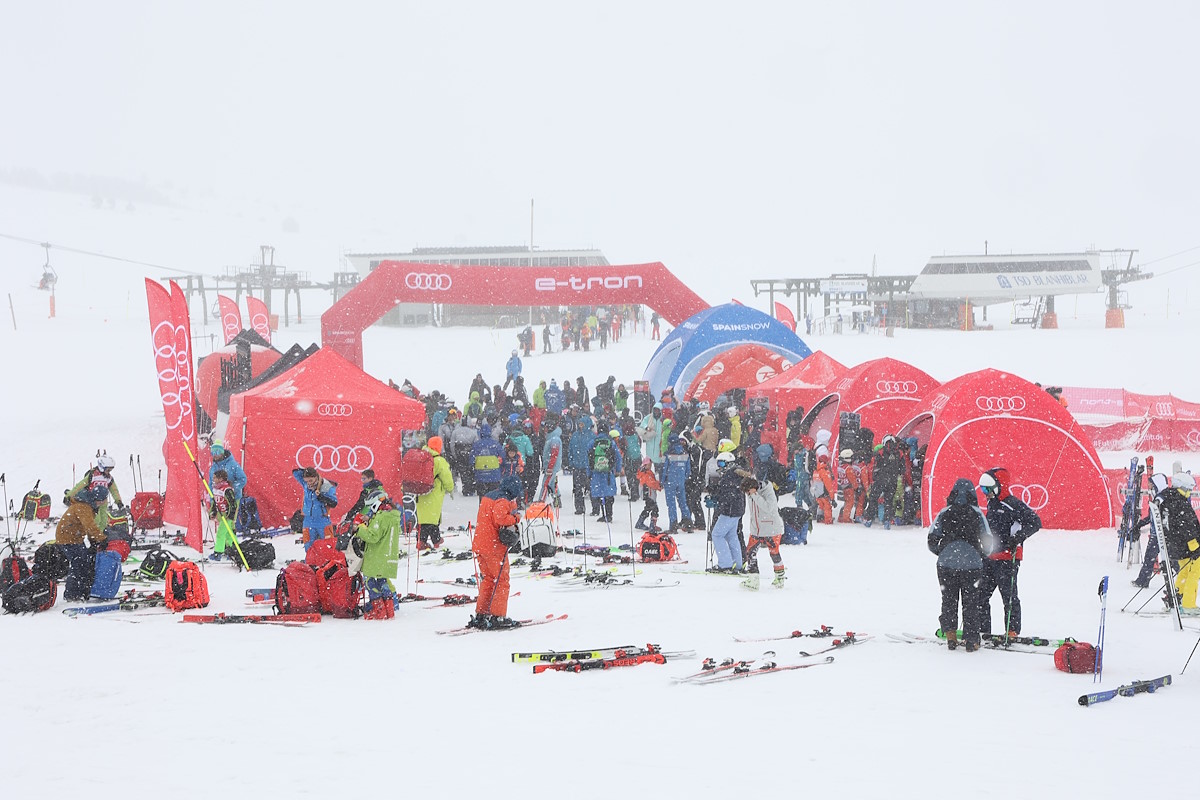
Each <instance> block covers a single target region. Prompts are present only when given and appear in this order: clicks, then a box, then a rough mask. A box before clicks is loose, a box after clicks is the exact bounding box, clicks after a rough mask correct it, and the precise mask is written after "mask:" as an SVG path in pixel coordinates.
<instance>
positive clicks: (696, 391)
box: [684, 344, 792, 403]
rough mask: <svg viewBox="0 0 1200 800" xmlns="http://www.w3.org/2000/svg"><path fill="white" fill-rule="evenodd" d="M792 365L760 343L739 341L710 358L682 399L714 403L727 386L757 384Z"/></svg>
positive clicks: (738, 387) (742, 386) (729, 387)
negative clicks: (740, 342)
mask: <svg viewBox="0 0 1200 800" xmlns="http://www.w3.org/2000/svg"><path fill="white" fill-rule="evenodd" d="M791 366H792V362H791V361H789V360H788V359H787V357H786V356H782V355H780V354H779V353H776V352H774V351H773V350H768V349H767V348H765V347H763V346H762V345H761V344H739V345H737V346H735V347H731V348H730V349H728V350H726V351H725V352H723V353H719V354H717V355H716V356H714V357H713V359H712V360H711V361H709V362H708V363H707V364H705V365H704V367H703V368H701V370H700V372H699V374H697V375H696V378H695V379H694V380H693V381H692V384H691V386H689V387H688V390H687V393H686V394H685V395H684V397H685V399H692V400H703V401H705V402H707V403H715V402H716V400H717V398H718V397H720V396H721V395H722V394H724V393H725V392H727V391H729V390H730V389H745V388H747V387H751V386H757V385H758V384H760V383H762V382H763V381H767V380H770V379H771V378H774V377H775V376H776V375H777V374H779V373H780V372H783V371H784V370H786V369H788V368H789V367H791Z"/></svg>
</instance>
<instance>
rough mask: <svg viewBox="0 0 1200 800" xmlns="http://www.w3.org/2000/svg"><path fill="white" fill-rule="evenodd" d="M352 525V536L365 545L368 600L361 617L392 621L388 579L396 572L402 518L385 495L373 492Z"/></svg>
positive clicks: (392, 600) (393, 599)
mask: <svg viewBox="0 0 1200 800" xmlns="http://www.w3.org/2000/svg"><path fill="white" fill-rule="evenodd" d="M355 523H356V526H357V527H356V530H355V531H354V535H355V536H357V537H358V538H359V539H362V540H363V542H364V543H365V544H366V548H365V549H364V551H363V564H362V575H363V578H364V579H366V582H367V596H368V598H369V599H370V601H371V602H370V605H369V606H368V607H367V612H366V614H364V615H363V618H364V619H391V618H392V617H394V616H396V589H395V587H394V586H392V581H391V579H392V578H395V577H396V573H397V570H398V569H399V564H400V534H401V533H402V532H403V530H404V517H403V516H402V515H401V513H400V511H399V510H397V508H396V507H395V506H394V505H393V504H392V501H391V499H390V498H389V497H388V496H387V492H385V491H383V489H376V490H374V491H373V492H371V494H369V495H367V502H366V504H365V505H364V506H363V513H362V515H360V517H356V518H355Z"/></svg>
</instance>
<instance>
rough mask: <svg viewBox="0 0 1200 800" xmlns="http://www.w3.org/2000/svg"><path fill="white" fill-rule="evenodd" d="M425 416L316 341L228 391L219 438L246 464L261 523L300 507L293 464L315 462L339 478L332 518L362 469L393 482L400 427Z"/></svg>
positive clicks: (276, 521) (355, 488)
mask: <svg viewBox="0 0 1200 800" xmlns="http://www.w3.org/2000/svg"><path fill="white" fill-rule="evenodd" d="M424 422H425V407H424V406H423V405H422V404H421V403H419V402H417V401H416V400H413V399H412V398H410V397H407V396H405V395H403V394H400V392H398V391H396V390H395V389H392V388H390V387H389V386H387V385H386V384H384V383H381V382H379V381H377V380H376V379H374V378H372V377H371V376H370V375H368V374H367V373H365V372H363V371H362V370H360V369H359V368H358V367H356V366H354V365H353V364H351V363H350V362H349V361H347V360H346V359H344V358H342V357H341V356H339V355H338V354H337V353H335V352H334V351H333V350H330V349H329V348H322V349H321V350H318V351H317V352H316V353H313V354H312V355H311V356H309V357H308V358H306V359H304V360H303V361H301V362H300V363H299V364H297V365H296V366H294V367H292V368H291V369H290V370H288V371H287V372H285V373H283V374H282V375H280V376H279V377H277V378H275V379H274V380H271V381H268V382H267V383H264V384H262V385H261V386H256V387H254V388H253V389H250V390H249V391H246V392H243V393H241V394H237V395H234V396H233V397H232V398H231V399H230V402H229V424H228V426H227V428H226V431H225V446H226V447H228V448H229V450H230V452H232V453H233V454H234V456H236V457H237V458H238V460H239V461H241V463H242V466H243V467H244V468H245V470H246V476H247V478H248V481H247V484H246V494H249V495H252V496H253V497H254V498H255V499H257V500H258V509H259V514H260V515H261V516H262V521H263V524H264V525H268V526H274V525H282V524H285V523H286V521H287V519H288V518H289V517H291V515H292V514H293V512H295V511H296V509H298V508H299V507H300V498H301V488H300V485H299V484H298V483H296V481H295V480H294V479H293V478H292V470H293V469H295V468H296V467H316V468H317V469H318V470H320V472H321V474H322V475H323V476H325V477H326V478H328V479H329V480H331V481H333V482H334V483H336V484H338V507H337V509H335V510H333V511H331V512H330V517H331V518H332V519H335V520H336V519H340V518H341V515H342V514H343V513H345V510H346V509H347V508H349V507H350V506H352V505H354V501H355V500H356V499H357V498H358V493H359V491H360V490H361V482H360V478H359V473H360V472H361V471H362V470H364V469H374V470H375V475H376V477H378V478H379V479H380V480H381V481H383V485H384V486H385V487H389V488H390V487H393V486H395V484H396V480H395V478H396V477H397V475H398V473H399V468H400V444H401V435H402V433H403V432H404V431H406V430H416V429H418V428H420V427H421V426H422V425H423V424H424Z"/></svg>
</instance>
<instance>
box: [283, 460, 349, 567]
mask: <svg viewBox="0 0 1200 800" xmlns="http://www.w3.org/2000/svg"><path fill="white" fill-rule="evenodd" d="M292 477H293V478H295V479H296V482H297V483H299V484H300V485H301V486H303V487H304V502H303V505H302V506H301V512H302V513H303V514H304V552H306V553H307V552H308V548H310V547H312V543H313V542H315V541H317V540H318V539H324V538H325V534H326V533H327V532H331V531H332V530H333V522H332V521H331V520H330V519H329V512H330V511H332V510H333V508H334V506H336V505H337V503H338V499H337V484H336V483H334V482H333V481H331V480H327V479H326V478H322V477H321V473H319V472H317V470H316V468H315V467H306V468H304V469H294V470H292Z"/></svg>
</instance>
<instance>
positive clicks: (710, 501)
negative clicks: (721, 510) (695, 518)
mask: <svg viewBox="0 0 1200 800" xmlns="http://www.w3.org/2000/svg"><path fill="white" fill-rule="evenodd" d="M704 507H705V508H716V507H717V498H715V497H713V496H712V495H711V494H710V495H707V496H705V498H704Z"/></svg>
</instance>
